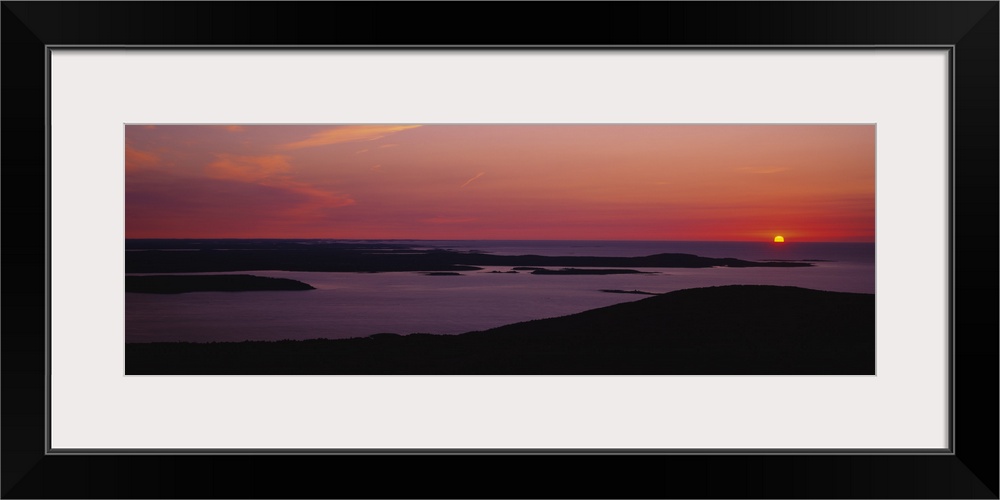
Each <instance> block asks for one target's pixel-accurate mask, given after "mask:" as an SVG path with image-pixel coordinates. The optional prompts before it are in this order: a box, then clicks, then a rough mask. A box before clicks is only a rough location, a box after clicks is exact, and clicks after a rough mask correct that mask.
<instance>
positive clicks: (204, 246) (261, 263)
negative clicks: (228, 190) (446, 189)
mask: <svg viewBox="0 0 1000 500" xmlns="http://www.w3.org/2000/svg"><path fill="white" fill-rule="evenodd" d="M126 245H127V246H126V251H125V272H126V273H199V272H237V271H255V270H259V269H271V270H277V271H320V272H391V271H411V272H412V271H416V272H460V271H481V270H483V269H484V268H485V267H487V266H489V267H508V268H512V270H514V271H522V270H523V271H535V270H539V269H545V268H553V267H561V268H582V267H583V268H605V269H606V268H629V269H634V268H649V267H653V268H656V267H659V268H669V267H676V268H710V267H813V264H811V263H808V262H784V261H768V262H754V261H748V260H742V259H735V258H714V257H701V256H698V255H692V254H684V253H660V254H655V255H647V256H643V257H587V256H543V255H494V254H487V253H482V252H463V251H456V250H441V249H426V248H419V247H413V246H407V245H391V244H381V245H374V244H365V243H345V242H336V241H333V242H316V241H308V240H306V241H297V240H245V241H244V240H195V241H185V240H177V241H172V240H167V241H158V240H128V241H126ZM550 274H551V273H550Z"/></svg>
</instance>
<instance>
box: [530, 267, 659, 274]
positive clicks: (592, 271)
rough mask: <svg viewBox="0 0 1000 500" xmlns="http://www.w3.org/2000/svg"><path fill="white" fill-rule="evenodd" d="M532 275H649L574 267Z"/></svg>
mask: <svg viewBox="0 0 1000 500" xmlns="http://www.w3.org/2000/svg"><path fill="white" fill-rule="evenodd" d="M531 274H554V275H564V276H565V275H586V276H604V275H607V274H648V273H645V272H643V271H636V270H635V269H575V268H572V267H566V268H563V269H544V268H538V269H535V270H533V271H531Z"/></svg>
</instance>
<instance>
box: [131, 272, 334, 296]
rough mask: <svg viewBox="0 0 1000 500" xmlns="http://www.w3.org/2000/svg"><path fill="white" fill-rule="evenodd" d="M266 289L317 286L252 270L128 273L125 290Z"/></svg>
mask: <svg viewBox="0 0 1000 500" xmlns="http://www.w3.org/2000/svg"><path fill="white" fill-rule="evenodd" d="M264 290H315V288H314V287H313V286H312V285H309V284H306V283H303V282H301V281H296V280H291V279H286V278H265V277H262V276H251V275H248V274H211V275H165V276H164V275H158V276H126V277H125V291H126V292H132V293H188V292H247V291H264Z"/></svg>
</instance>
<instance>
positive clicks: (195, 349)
mask: <svg viewBox="0 0 1000 500" xmlns="http://www.w3.org/2000/svg"><path fill="white" fill-rule="evenodd" d="M875 338H876V337H875V295H873V294H859V293H841V292H827V291H819V290H811V289H805V288H797V287H780V286H763V285H732V286H721V287H708V288H693V289H687V290H678V291H674V292H669V293H665V294H662V295H655V296H650V297H648V298H644V299H641V300H638V301H635V302H626V303H622V304H617V305H613V306H609V307H603V308H599V309H593V310H589V311H585V312H582V313H578V314H573V315H569V316H563V317H558V318H549V319H541V320H535V321H528V322H523V323H516V324H512V325H507V326H502V327H499V328H493V329H490V330H485V331H478V332H469V333H464V334H461V335H430V334H419V333H415V334H410V335H395V334H379V335H373V336H370V337H363V338H353V339H342V340H325V339H316V340H302V341H291V340H286V341H269V342H258V341H247V342H220V343H214V342H213V343H189V342H168V343H126V344H125V373H126V374H127V375H143V374H148V375H166V374H191V375H222V374H247V375H249V374H256V375H278V374H281V375H294V374H297V375H321V374H326V375H515V374H519V375H874V374H875ZM650 397H655V396H654V395H651V396H650Z"/></svg>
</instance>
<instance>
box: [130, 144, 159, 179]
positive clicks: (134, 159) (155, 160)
mask: <svg viewBox="0 0 1000 500" xmlns="http://www.w3.org/2000/svg"><path fill="white" fill-rule="evenodd" d="M159 163H160V157H159V156H157V155H156V154H154V153H151V152H149V151H142V150H139V149H136V148H134V147H132V146H131V145H130V144H128V143H126V144H125V171H126V172H134V171H136V170H141V169H146V168H152V167H155V166H157V165H159Z"/></svg>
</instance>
